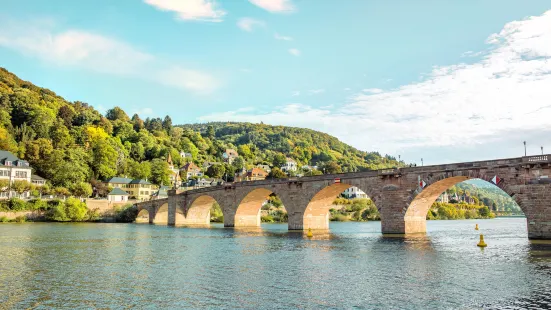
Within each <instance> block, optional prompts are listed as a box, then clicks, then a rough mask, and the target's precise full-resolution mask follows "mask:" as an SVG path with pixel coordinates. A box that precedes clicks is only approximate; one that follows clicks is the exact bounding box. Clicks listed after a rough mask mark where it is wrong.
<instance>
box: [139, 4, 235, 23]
mask: <svg viewBox="0 0 551 310" xmlns="http://www.w3.org/2000/svg"><path fill="white" fill-rule="evenodd" d="M144 2H145V3H147V4H149V5H151V6H154V7H155V8H157V9H158V10H161V11H169V12H175V13H176V14H177V16H178V18H179V19H181V20H198V21H207V22H221V21H222V17H223V16H224V15H226V12H225V11H224V10H221V9H218V8H217V4H216V2H215V1H213V0H144Z"/></svg>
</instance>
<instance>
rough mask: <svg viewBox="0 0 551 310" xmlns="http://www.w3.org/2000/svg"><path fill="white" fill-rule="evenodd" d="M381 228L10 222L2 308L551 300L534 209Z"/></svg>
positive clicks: (550, 249)
mask: <svg viewBox="0 0 551 310" xmlns="http://www.w3.org/2000/svg"><path fill="white" fill-rule="evenodd" d="M475 223H478V224H479V225H480V231H475V230H474V226H475ZM380 230H381V226H380V222H368V223H356V222H346V223H331V225H330V232H329V233H315V235H314V237H313V238H312V239H308V238H306V237H305V236H304V235H303V234H302V233H300V232H288V231H287V225H286V224H266V225H263V226H262V227H261V228H260V229H230V228H226V229H225V228H223V227H222V226H221V225H213V226H212V227H211V228H193V229H190V228H182V227H176V228H174V227H166V226H156V225H148V224H108V223H106V224H92V223H82V224H55V223H25V224H0V308H1V309H23V308H31V307H33V308H36V309H48V308H65V309H77V308H86V309H90V308H103V309H108V308H109V309H120V308H132V307H134V308H143V309H159V308H165V309H166V308H168V309H170V308H172V309H182V308H213V309H224V308H245V309H262V308H270V309H274V308H278V309H289V308H302V309H323V308H325V309H334V308H360V309H377V308H384V309H429V308H431V309H434V308H462V309H471V308H496V309H508V308H515V307H520V308H526V307H530V306H532V307H540V308H551V242H542V241H540V242H536V241H529V240H528V239H527V234H526V220H525V219H523V218H501V219H493V220H465V221H429V222H428V224H427V230H428V232H427V235H426V236H418V237H412V238H405V239H404V238H396V237H394V238H389V237H383V236H382V235H381V234H380ZM479 233H483V234H484V235H485V240H486V243H487V244H488V247H487V248H485V249H484V250H481V249H480V248H478V247H477V246H476V243H477V242H478V238H479V237H478V234H479Z"/></svg>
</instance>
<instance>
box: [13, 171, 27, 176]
mask: <svg viewBox="0 0 551 310" xmlns="http://www.w3.org/2000/svg"><path fill="white" fill-rule="evenodd" d="M15 177H16V178H27V171H16V172H15Z"/></svg>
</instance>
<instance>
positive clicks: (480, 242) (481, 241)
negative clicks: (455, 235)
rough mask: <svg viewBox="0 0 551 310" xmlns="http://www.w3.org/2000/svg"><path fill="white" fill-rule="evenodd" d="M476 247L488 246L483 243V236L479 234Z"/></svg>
mask: <svg viewBox="0 0 551 310" xmlns="http://www.w3.org/2000/svg"><path fill="white" fill-rule="evenodd" d="M477 246H479V247H481V248H485V247H486V246H488V245H487V244H486V242H484V235H482V234H480V241H479V242H478V244H477Z"/></svg>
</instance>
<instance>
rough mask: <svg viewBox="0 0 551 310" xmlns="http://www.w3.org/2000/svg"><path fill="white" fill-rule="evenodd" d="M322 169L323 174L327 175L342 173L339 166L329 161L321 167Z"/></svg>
mask: <svg viewBox="0 0 551 310" xmlns="http://www.w3.org/2000/svg"><path fill="white" fill-rule="evenodd" d="M323 169H324V170H325V173H327V174H335V173H342V169H341V166H339V164H337V163H336V162H334V161H330V162H328V163H326V164H325V165H323Z"/></svg>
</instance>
